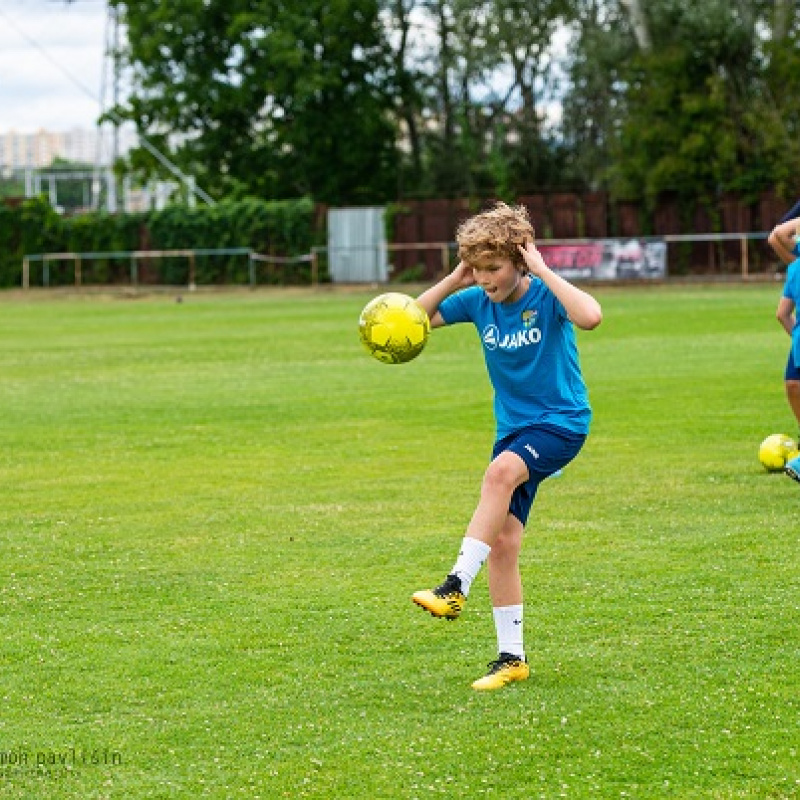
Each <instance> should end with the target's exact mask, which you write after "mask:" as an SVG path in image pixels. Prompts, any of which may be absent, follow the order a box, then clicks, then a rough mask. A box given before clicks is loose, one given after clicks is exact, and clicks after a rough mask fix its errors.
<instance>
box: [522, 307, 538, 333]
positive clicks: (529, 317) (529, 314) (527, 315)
mask: <svg viewBox="0 0 800 800" xmlns="http://www.w3.org/2000/svg"><path fill="white" fill-rule="evenodd" d="M538 315H539V312H538V311H536V310H535V309H530V308H527V309H525V311H523V312H522V327H523V328H525V330H528V328H532V327H533V326H534V325H535V324H536V317H537V316H538Z"/></svg>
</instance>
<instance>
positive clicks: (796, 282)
mask: <svg viewBox="0 0 800 800" xmlns="http://www.w3.org/2000/svg"><path fill="white" fill-rule="evenodd" d="M798 227H799V226H798V221H797V220H796V219H789V220H787V221H785V222H780V223H778V225H776V226H775V227H774V228H773V229H772V232H771V233H770V235H769V239H768V241H769V244H770V246H771V247H772V249H773V250H774V251H775V254H776V255H777V256H778V258H780V259H781V261H783V262H784V264H787V265H788V267H787V270H786V280H785V282H784V284H783V292H782V293H781V298H780V300H779V301H778V308H777V310H776V312H775V317H776V318H777V320H778V322H779V323H780V324H781V326H782V327H783V329H784V330H785V331H786V333H788V334H789V336H790V337H791V339H792V345H791V348H790V350H789V359H788V361H787V362H786V370H785V372H784V376H783V379H784V384H785V386H786V399H787V400H788V401H789V408H791V410H792V413H793V414H794V416H795V420H796V421H797V424H798V427H800V320H798V318H797V304H798V303H800V259H798V254H800V245H798V243H797V230H798ZM785 471H786V474H787V475H788V476H789V477H790V478H794V480H796V481H800V458H795V459H792V460H791V461H789V463H788V464H787V465H786V470H785Z"/></svg>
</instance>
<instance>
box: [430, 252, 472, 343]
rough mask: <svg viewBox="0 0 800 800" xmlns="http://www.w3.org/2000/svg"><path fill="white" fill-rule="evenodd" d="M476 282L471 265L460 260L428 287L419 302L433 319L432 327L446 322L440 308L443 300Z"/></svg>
mask: <svg viewBox="0 0 800 800" xmlns="http://www.w3.org/2000/svg"><path fill="white" fill-rule="evenodd" d="M474 284H475V273H474V272H473V271H472V268H471V267H468V266H466V265H465V264H464V262H463V261H462V262H459V264H458V266H457V267H456V268H455V269H454V270H453V271H452V272H451V273H450V274H449V275H445V277H444V278H442V279H441V280H440V281H439V282H438V283H435V284H434V285H433V286H431V287H430V289H426V290H425V291H424V292H423V293H422V294H421V295H420V296H419V297H418V298H417V302H418V303H419V304H420V305H421V306H422V307H423V308H424V309H425V313H426V314H427V315H428V319H430V321H431V328H440V327H441V326H442V325H444V324H445V321H444V319H443V318H442V315H441V314H440V313H439V311H438V308H439V305H440V304H441V302H442V300H444V299H445V298H447V297H450V295H451V294H455V292H457V291H459V290H460V289H465V288H466V287H467V286H473V285H474Z"/></svg>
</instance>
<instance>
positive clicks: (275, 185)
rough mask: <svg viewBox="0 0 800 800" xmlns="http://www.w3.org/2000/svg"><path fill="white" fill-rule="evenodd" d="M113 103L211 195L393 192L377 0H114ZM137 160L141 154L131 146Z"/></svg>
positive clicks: (336, 197)
mask: <svg viewBox="0 0 800 800" xmlns="http://www.w3.org/2000/svg"><path fill="white" fill-rule="evenodd" d="M112 3H113V4H114V5H115V6H117V7H118V9H119V10H120V12H121V17H122V19H123V21H124V23H125V24H126V26H127V30H128V41H127V45H126V50H125V56H126V60H127V62H128V64H129V65H130V67H131V76H132V81H133V87H134V88H133V91H132V94H131V97H130V98H129V100H128V102H127V104H126V105H125V106H124V107H123V108H121V109H119V112H120V114H121V116H123V117H124V118H129V119H132V120H133V121H134V122H136V124H137V126H138V128H139V129H140V130H141V131H142V132H143V133H144V134H145V135H147V136H148V138H149V139H150V140H151V141H154V143H156V144H158V145H161V146H162V147H166V148H168V149H169V150H171V151H172V152H173V154H174V157H175V159H176V161H177V163H178V164H179V166H181V168H182V169H184V171H186V172H188V173H190V174H194V175H195V176H197V177H198V179H199V180H201V181H202V182H203V184H204V185H205V186H206V187H207V189H208V190H210V191H211V194H212V195H213V194H215V193H216V194H217V195H232V194H233V195H236V194H240V195H241V194H258V195H261V196H264V197H273V198H276V197H277V198H280V197H295V196H298V195H303V194H308V195H311V196H313V197H315V199H317V200H320V201H323V202H329V203H339V204H341V203H348V202H365V201H370V200H374V199H376V198H379V197H382V196H384V195H386V194H387V193H391V192H392V191H393V188H394V185H395V179H396V178H395V168H396V153H395V147H394V139H395V136H394V128H393V125H392V122H391V119H390V116H389V115H390V111H391V101H392V95H391V92H390V90H389V65H388V60H387V56H388V53H387V51H386V49H385V47H384V41H383V38H382V33H381V30H380V26H379V20H378V9H377V5H376V3H375V2H374V0H307V2H305V3H303V4H302V6H300V5H298V4H295V3H292V2H289V1H288V0H230V1H228V0H175V2H171V3H160V2H158V1H157V0H139V2H135V3H134V2H124V1H123V0H112ZM135 163H136V164H137V165H138V166H139V167H142V165H143V164H145V163H149V162H148V161H147V160H146V159H145V157H144V154H142V153H141V152H140V153H137V154H136V155H135Z"/></svg>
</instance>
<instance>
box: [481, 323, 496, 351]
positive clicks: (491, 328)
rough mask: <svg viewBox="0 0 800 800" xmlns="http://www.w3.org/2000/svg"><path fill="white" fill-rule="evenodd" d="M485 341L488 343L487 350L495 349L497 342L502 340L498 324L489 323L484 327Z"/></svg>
mask: <svg viewBox="0 0 800 800" xmlns="http://www.w3.org/2000/svg"><path fill="white" fill-rule="evenodd" d="M482 338H483V343H484V344H485V345H486V349H487V350H494V349H495V348H496V347H497V343H498V342H499V341H500V331H499V330H498V328H497V325H487V326H486V327H485V328H484V329H483V335H482Z"/></svg>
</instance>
